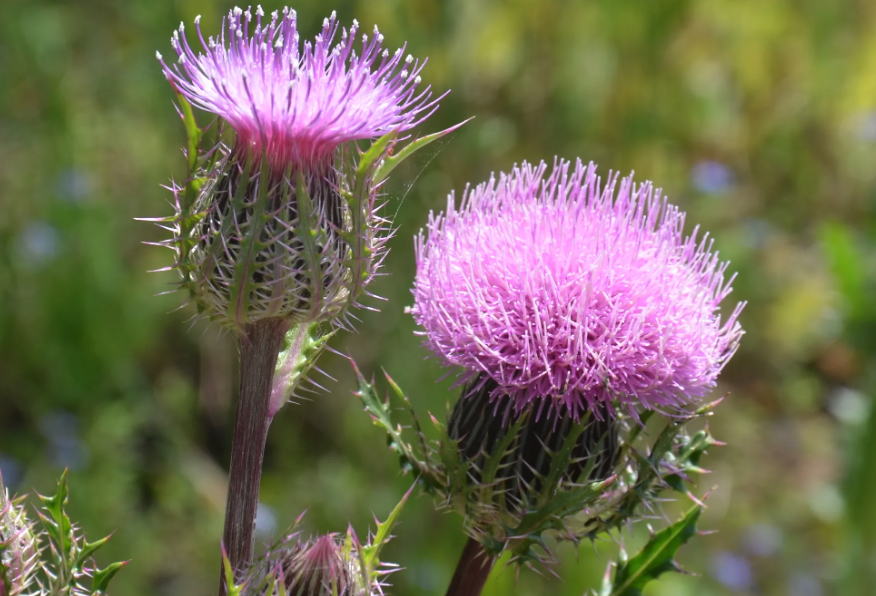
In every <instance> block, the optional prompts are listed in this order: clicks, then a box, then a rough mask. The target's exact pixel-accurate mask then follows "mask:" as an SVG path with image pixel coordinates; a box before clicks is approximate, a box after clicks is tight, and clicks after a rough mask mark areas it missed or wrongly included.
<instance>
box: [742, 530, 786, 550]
mask: <svg viewBox="0 0 876 596" xmlns="http://www.w3.org/2000/svg"><path fill="white" fill-rule="evenodd" d="M742 543H743V545H744V547H745V550H746V551H748V552H749V553H750V554H752V555H755V556H758V557H771V556H773V555H775V554H776V553H778V552H779V549H780V548H782V531H781V530H780V529H779V528H777V527H776V526H773V525H770V524H753V525H751V526H748V528H746V530H745V534H744V535H743V537H742Z"/></svg>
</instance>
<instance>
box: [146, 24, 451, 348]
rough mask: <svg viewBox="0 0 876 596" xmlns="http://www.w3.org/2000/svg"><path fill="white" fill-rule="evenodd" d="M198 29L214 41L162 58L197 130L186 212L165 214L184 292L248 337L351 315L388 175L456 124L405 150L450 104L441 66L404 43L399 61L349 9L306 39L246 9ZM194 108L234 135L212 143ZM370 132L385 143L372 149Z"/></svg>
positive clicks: (381, 222) (377, 245)
mask: <svg viewBox="0 0 876 596" xmlns="http://www.w3.org/2000/svg"><path fill="white" fill-rule="evenodd" d="M195 25H196V26H195V28H196V32H197V37H198V40H199V43H200V46H201V47H200V48H199V49H197V50H195V49H193V48H192V47H191V46H190V45H189V42H188V40H187V37H186V34H185V27H184V26H183V25H180V28H179V30H177V31H175V32H174V34H173V37H172V38H171V45H172V47H173V49H174V51H175V53H176V56H177V61H176V62H175V63H171V64H168V63H167V62H165V61H164V59H163V58H162V57H161V55H160V54H159V55H158V59H159V61H160V62H161V65H162V68H163V70H164V74H165V76H166V77H167V79H168V80H169V81H170V83H171V85H172V86H173V87H174V89H175V90H176V91H177V92H178V93H179V97H180V114H181V115H182V117H183V120H184V121H185V123H186V129H187V132H188V135H189V144H188V149H187V154H188V159H189V175H188V178H187V181H186V184H185V185H184V186H176V185H174V186H173V187H172V190H173V192H174V194H175V201H174V204H175V207H176V214H175V215H174V216H173V217H170V218H162V219H160V220H158V221H159V223H161V224H163V225H164V227H166V228H168V229H170V231H171V232H172V233H173V238H172V239H171V240H169V241H167V242H165V243H164V244H165V245H166V246H169V247H171V248H172V249H173V250H174V251H175V252H176V254H177V262H176V264H175V266H174V268H175V269H177V270H178V271H179V272H180V274H181V277H182V286H183V287H185V288H186V289H188V291H189V293H190V295H191V297H192V299H193V301H194V302H195V303H196V305H197V307H198V310H199V312H200V313H201V314H204V315H206V316H208V317H209V318H211V319H213V320H217V321H219V322H220V323H222V324H225V325H226V326H228V327H231V328H233V329H236V330H238V331H244V330H245V328H246V326H247V325H248V324H251V323H254V322H256V321H258V320H261V319H267V318H280V319H285V320H287V321H288V322H289V323H290V324H301V323H314V322H323V321H331V322H333V323H336V324H343V322H344V320H345V319H344V314H345V313H346V311H347V310H346V309H347V308H348V307H349V306H350V305H357V304H358V302H357V300H358V298H359V296H360V294H361V293H362V292H363V288H364V287H365V286H366V285H367V284H368V283H369V282H370V281H371V279H373V277H374V275H375V272H376V271H377V269H378V268H379V266H380V264H381V262H382V257H383V255H384V254H385V251H384V250H383V249H384V243H385V240H386V238H387V236H388V234H389V222H388V221H387V220H386V219H384V218H383V217H381V216H380V215H379V208H380V205H379V203H378V202H377V196H378V192H379V188H380V184H381V182H383V180H384V179H385V177H386V175H387V174H388V172H389V171H390V170H391V169H392V168H393V167H395V165H397V163H398V162H399V161H400V160H401V159H402V158H403V157H406V156H407V155H410V154H411V153H413V151H415V150H416V149H417V148H419V147H421V146H423V145H425V144H427V143H428V142H430V141H431V140H433V139H434V138H437V136H440V135H442V134H445V133H447V132H449V130H447V131H444V132H443V133H439V134H438V135H431V136H430V137H425V138H422V139H418V140H416V141H413V142H412V143H410V144H408V145H407V146H406V149H407V151H405V152H404V155H402V154H401V152H400V155H398V156H396V157H392V155H391V154H392V149H393V146H394V145H395V144H396V143H397V142H398V140H399V138H398V135H399V134H402V133H403V132H404V131H407V130H409V129H410V128H412V127H413V126H416V125H417V124H419V123H420V122H422V121H423V120H425V119H426V118H428V117H429V115H431V113H432V112H433V111H434V110H435V109H436V108H437V105H438V104H437V101H438V100H439V99H440V97H439V98H433V97H432V93H431V90H430V89H431V88H430V87H429V86H426V87H425V88H423V89H421V88H420V87H421V85H420V83H421V79H420V72H421V70H422V69H423V66H424V65H425V63H426V61H425V60H423V61H420V60H416V59H414V58H413V57H412V56H410V55H407V56H406V55H405V53H404V48H400V49H399V50H397V51H396V52H394V53H392V54H390V52H389V51H387V50H384V49H383V48H382V44H383V35H381V34H380V32H379V31H378V30H377V28H376V27H375V29H374V32H373V34H364V35H363V34H360V32H359V25H358V23H357V22H356V21H354V22H353V24H352V26H351V27H350V28H349V29H346V28H341V27H340V25H339V24H338V22H337V18H336V15H335V14H334V13H332V15H331V17H329V18H327V19H325V21H324V22H323V25H322V29H321V32H320V33H319V34H318V35H317V36H316V38H315V40H314V41H312V42H310V41H308V42H303V43H302V42H301V40H300V38H299V33H298V30H297V22H296V14H295V11H294V10H292V9H289V8H286V9H284V10H283V12H282V14H280V13H278V12H274V13H273V14H272V15H271V16H270V17H269V18H268V17H266V16H265V15H264V11H263V10H262V9H261V7H258V8H257V9H256V11H255V15H253V11H252V10H251V9H247V10H245V11H244V10H241V9H240V8H235V9H233V10H232V11H231V12H230V13H229V14H228V16H227V17H226V18H225V19H224V21H223V26H222V30H221V33H220V34H219V35H218V36H217V37H208V38H206V40H205V38H204V35H203V33H202V32H201V28H200V19H199V18H198V19H196V20H195ZM357 50H358V53H357ZM191 105H194V106H196V107H198V108H201V109H203V110H205V111H207V112H210V113H213V114H215V115H217V116H218V117H219V120H220V122H222V123H227V124H228V125H230V128H231V129H232V131H233V132H232V133H230V134H224V133H227V132H228V131H227V129H225V128H224V127H223V126H220V127H218V129H219V130H220V132H219V133H217V136H218V140H217V143H218V144H217V145H215V146H213V147H209V148H207V149H202V148H201V143H202V141H203V140H204V136H205V131H204V130H202V129H200V128H199V127H198V126H197V124H196V122H195V117H194V114H193V112H192V110H191ZM450 130H452V129H450ZM211 134H212V133H211ZM229 136H230V137H231V138H230V140H229V139H228V137H229ZM375 139H376V140H375ZM359 140H372V141H373V143H372V145H371V147H370V148H369V149H368V150H367V151H363V150H362V149H361V148H360V147H358V146H357V145H355V143H353V142H354V141H359Z"/></svg>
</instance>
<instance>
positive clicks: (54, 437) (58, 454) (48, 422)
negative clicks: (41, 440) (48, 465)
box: [39, 410, 88, 470]
mask: <svg viewBox="0 0 876 596" xmlns="http://www.w3.org/2000/svg"><path fill="white" fill-rule="evenodd" d="M39 427H40V432H42V434H43V436H44V437H45V438H46V440H48V442H49V460H50V461H51V462H52V463H53V464H54V465H56V466H58V467H60V468H70V469H71V470H77V469H79V468H82V467H83V466H84V465H85V464H86V463H87V461H88V450H87V448H86V447H85V444H84V443H83V442H82V440H81V439H80V438H79V421H78V420H77V419H76V416H74V415H73V414H71V413H69V412H63V411H60V410H56V411H54V412H49V413H48V414H46V415H45V416H43V417H42V418H40V421H39Z"/></svg>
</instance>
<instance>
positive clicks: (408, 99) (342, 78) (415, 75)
mask: <svg viewBox="0 0 876 596" xmlns="http://www.w3.org/2000/svg"><path fill="white" fill-rule="evenodd" d="M253 27H254V28H253ZM195 29H196V30H197V35H198V40H199V42H200V46H201V47H200V48H197V50H195V49H192V47H191V46H190V45H189V42H188V40H187V39H186V35H185V28H184V25H182V24H181V25H180V28H179V30H178V31H175V32H174V34H173V37H172V38H171V46H172V47H173V50H174V52H175V53H176V57H177V61H176V63H172V64H171V65H168V64H167V63H166V62H165V61H164V59H163V58H161V56H160V55H159V60H160V61H161V64H162V68H163V69H164V74H165V76H167V78H168V80H169V81H170V82H171V83H172V84H173V85H174V86H175V87H176V89H177V90H178V91H179V92H180V93H181V94H182V95H183V96H184V97H185V98H186V99H187V100H188V101H189V102H191V103H192V104H193V105H195V106H197V107H199V108H201V109H203V110H205V111H208V112H212V113H214V114H216V115H218V116H220V117H222V118H223V119H224V120H225V121H227V122H228V123H229V124H230V125H231V127H232V128H233V129H234V130H235V132H236V133H237V144H238V149H240V150H243V149H247V150H249V151H252V152H254V153H255V154H257V155H260V154H262V153H264V154H265V155H266V156H267V157H268V159H269V160H271V162H272V164H274V166H275V167H278V168H279V169H281V170H282V169H283V168H284V167H285V166H286V165H288V164H289V163H299V164H306V163H308V162H310V161H313V160H317V161H319V160H325V159H330V158H331V156H332V154H333V152H334V150H335V149H336V148H337V147H338V146H339V145H341V144H343V143H345V142H348V141H355V140H359V139H374V138H377V137H380V136H382V135H384V134H387V133H389V132H392V131H396V132H400V131H405V130H408V129H410V128H412V127H414V126H416V125H417V124H418V123H420V122H422V121H423V120H425V119H426V118H428V117H429V115H430V114H431V113H432V111H434V109H435V108H436V107H437V103H436V102H437V100H433V99H432V94H431V92H430V87H428V86H426V87H425V89H422V90H418V87H419V86H420V82H421V79H420V71H421V70H422V68H423V66H424V65H425V64H426V61H425V60H423V61H420V60H415V59H413V58H412V57H411V56H409V55H408V56H407V57H406V56H405V53H404V47H402V48H400V49H399V50H397V51H395V52H393V53H390V52H389V51H388V50H384V49H383V47H382V45H383V35H381V34H380V32H379V30H378V29H377V27H375V28H374V32H373V34H371V35H368V34H361V33H360V31H359V24H358V22H356V21H353V24H352V25H351V26H350V28H349V29H346V28H341V27H340V25H339V24H338V21H337V17H336V14H335V13H334V12H333V13H332V14H331V16H330V17H329V18H327V19H325V20H324V21H323V24H322V30H321V31H320V33H319V34H318V35H317V36H316V38H315V39H314V41H313V42H310V41H306V42H303V43H302V41H301V40H300V38H299V33H298V26H297V17H296V13H295V11H294V10H292V9H290V8H285V9H283V12H282V14H280V13H278V12H276V11H275V12H274V13H273V14H272V15H271V16H270V18H268V17H266V16H265V15H264V11H263V10H262V9H261V6H259V7H258V8H257V9H256V11H255V16H253V13H252V10H251V9H247V10H245V11H244V10H241V9H240V8H234V9H233V10H231V11H230V12H229V13H228V16H227V17H225V18H224V19H223V25H222V30H221V32H220V33H219V35H218V36H217V37H208V38H206V40H205V38H204V35H203V34H202V32H201V27H200V18H198V19H196V20H195ZM357 50H358V53H357Z"/></svg>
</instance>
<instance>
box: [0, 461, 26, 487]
mask: <svg viewBox="0 0 876 596" xmlns="http://www.w3.org/2000/svg"><path fill="white" fill-rule="evenodd" d="M0 475H2V476H3V484H5V485H6V488H8V489H9V490H10V492H12V491H14V490H15V487H16V486H17V485H18V483H19V482H21V477H22V476H23V475H24V466H22V465H21V462H20V461H18V460H17V459H14V458H12V457H9V456H8V455H4V454H2V453H0Z"/></svg>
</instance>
